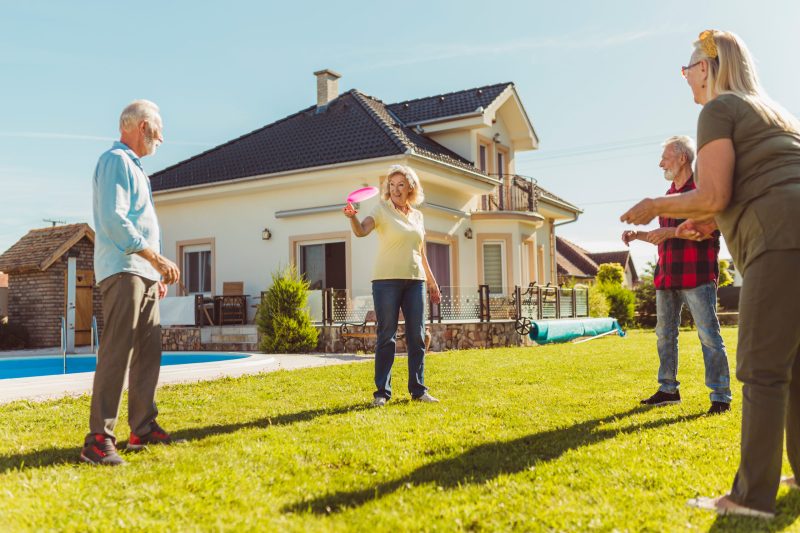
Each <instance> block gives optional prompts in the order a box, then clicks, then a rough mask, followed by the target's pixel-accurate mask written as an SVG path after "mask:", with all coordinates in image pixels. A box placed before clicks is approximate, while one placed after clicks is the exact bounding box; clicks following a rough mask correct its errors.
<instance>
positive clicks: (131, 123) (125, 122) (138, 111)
mask: <svg viewBox="0 0 800 533" xmlns="http://www.w3.org/2000/svg"><path fill="white" fill-rule="evenodd" d="M156 118H158V119H159V120H160V119H161V115H160V112H159V109H158V106H157V105H156V104H154V103H153V102H151V101H150V100H134V101H133V102H131V103H130V104H128V105H127V106H126V107H125V109H123V110H122V114H121V115H120V116H119V131H120V132H123V131H130V130H131V129H132V128H135V127H136V126H138V125H139V123H141V122H142V121H144V120H148V121H150V120H155V119H156Z"/></svg>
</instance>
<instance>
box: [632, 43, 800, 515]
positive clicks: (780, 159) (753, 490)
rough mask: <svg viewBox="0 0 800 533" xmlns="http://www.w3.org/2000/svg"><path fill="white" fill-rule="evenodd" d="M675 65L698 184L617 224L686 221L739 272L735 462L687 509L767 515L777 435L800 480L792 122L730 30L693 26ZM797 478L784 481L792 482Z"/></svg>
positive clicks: (797, 167)
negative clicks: (682, 81) (713, 494)
mask: <svg viewBox="0 0 800 533" xmlns="http://www.w3.org/2000/svg"><path fill="white" fill-rule="evenodd" d="M682 72H683V75H684V76H685V77H686V79H687V81H688V83H689V86H690V87H691V89H692V93H693V95H694V100H695V102H696V103H698V104H700V105H702V106H703V109H702V111H701V113H700V118H699V121H698V126H697V145H698V148H699V153H698V157H697V178H698V183H697V189H696V190H694V191H692V192H689V193H685V194H678V195H672V196H666V197H661V198H647V199H645V200H642V201H641V202H639V203H638V204H636V205H635V206H634V207H632V208H631V209H630V210H629V211H628V212H626V213H625V214H624V215H622V217H621V220H622V221H624V222H629V223H632V224H647V223H649V222H650V220H652V219H653V218H654V217H656V216H659V215H661V216H670V217H677V218H688V219H690V220H687V221H686V222H684V223H683V224H682V225H681V226H679V227H678V233H679V235H681V236H682V237H684V238H691V239H696V240H701V239H704V238H708V236H709V235H710V234H711V232H712V231H713V230H714V229H716V228H717V227H719V229H720V230H721V231H722V234H723V236H724V237H725V240H726V242H727V243H728V247H729V248H730V250H731V253H732V254H733V258H734V261H735V264H736V268H737V269H738V270H739V271H740V272H741V273H742V275H743V279H744V281H743V283H742V292H741V296H740V301H739V344H738V351H737V355H736V358H737V369H736V376H737V378H738V379H739V380H740V381H742V383H743V394H742V440H741V459H740V464H739V470H738V472H737V474H736V477H735V479H734V482H733V488H732V489H731V491H730V493H729V494H726V495H724V496H720V497H718V498H696V499H693V500H690V501H689V504H690V505H692V506H695V507H700V508H708V509H714V510H716V511H717V512H719V513H720V514H741V515H748V516H757V517H761V518H771V517H773V516H774V513H775V497H776V494H777V492H778V487H779V484H780V482H781V465H782V460H783V435H784V430H785V432H786V447H787V451H788V456H789V464H790V465H791V468H792V471H793V473H794V475H795V477H796V476H798V475H800V357H798V352H799V351H800V282H798V279H797V274H798V273H800V124H798V121H797V119H796V118H795V117H793V116H792V115H791V114H789V113H788V112H786V111H785V110H784V109H783V108H781V107H780V106H779V105H777V104H776V103H775V102H773V101H772V100H770V99H769V98H768V97H767V96H766V94H765V92H764V91H763V89H762V88H761V86H760V84H759V82H758V78H757V76H756V71H755V65H754V62H753V60H752V58H751V57H750V53H749V52H748V50H747V47H746V46H745V44H744V43H743V42H742V40H741V39H740V38H739V37H737V36H736V35H735V34H733V33H730V32H723V31H716V30H708V31H704V32H703V33H701V34H700V38H699V39H698V41H696V42H695V44H694V53H693V54H692V56H691V59H690V61H689V65H688V66H686V67H683V69H682ZM795 477H790V478H785V479H784V480H783V481H784V483H786V484H787V485H790V486H792V487H795V488H797V484H796V482H795Z"/></svg>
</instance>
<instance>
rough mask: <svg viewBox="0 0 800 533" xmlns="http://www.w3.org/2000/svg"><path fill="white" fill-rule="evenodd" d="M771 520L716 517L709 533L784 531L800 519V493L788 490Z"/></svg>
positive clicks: (779, 501) (779, 500)
mask: <svg viewBox="0 0 800 533" xmlns="http://www.w3.org/2000/svg"><path fill="white" fill-rule="evenodd" d="M775 511H776V513H775V518H774V519H773V520H762V519H760V518H748V517H744V516H718V517H717V519H716V520H714V523H713V524H711V527H710V528H709V529H708V531H709V533H727V532H731V531H748V532H749V531H765V532H766V531H784V530H786V529H788V528H790V527H791V526H793V525H794V523H795V522H796V521H797V519H798V517H800V491H797V490H790V491H789V492H788V493H787V494H786V495H785V496H783V497H782V498H780V499H778V503H777V506H776V509H775Z"/></svg>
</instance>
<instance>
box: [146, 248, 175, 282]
mask: <svg viewBox="0 0 800 533" xmlns="http://www.w3.org/2000/svg"><path fill="white" fill-rule="evenodd" d="M136 253H137V254H138V255H140V256H142V257H144V258H145V259H146V260H147V262H148V263H150V264H151V265H153V268H155V269H156V270H158V273H159V274H161V277H162V278H163V280H162V281H164V283H166V284H167V285H172V284H173V283H178V281H179V280H180V279H181V271H180V270H178V265H176V264H175V263H173V262H172V261H170V260H169V259H167V258H166V257H164V256H163V255H161V254H159V253H156V252H154V251H153V250H151V249H150V248H145V249H144V250H141V251H139V252H136Z"/></svg>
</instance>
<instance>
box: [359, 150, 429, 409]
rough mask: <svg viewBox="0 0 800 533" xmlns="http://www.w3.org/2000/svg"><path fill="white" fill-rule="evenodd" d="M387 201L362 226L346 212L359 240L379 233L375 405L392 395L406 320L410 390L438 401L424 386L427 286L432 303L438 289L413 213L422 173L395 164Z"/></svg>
mask: <svg viewBox="0 0 800 533" xmlns="http://www.w3.org/2000/svg"><path fill="white" fill-rule="evenodd" d="M381 193H382V194H381V199H382V201H381V202H380V203H379V204H378V205H377V206H376V207H375V209H373V210H372V213H370V215H369V216H368V217H366V218H365V219H364V221H363V222H359V221H358V218H357V217H356V214H357V211H356V210H355V208H354V207H353V205H352V204H349V203H348V204H347V206H346V207H345V208H344V215H345V216H346V217H348V218H349V219H350V226H351V228H352V229H353V233H354V234H355V236H356V237H365V236H367V235H369V234H370V233H372V230H375V231H377V232H378V257H377V259H376V261H375V269H374V271H373V276H372V300H373V302H374V304H375V315H376V317H377V322H378V339H377V346H376V348H375V387H376V388H377V390H376V391H375V393H374V394H373V396H374V399H373V401H372V405H373V406H375V407H381V406H383V405H386V402H387V401H388V400H389V399H390V398H391V397H392V364H393V363H394V356H395V347H396V342H395V341H396V336H397V321H398V316H399V312H400V309H402V310H403V317H404V318H405V326H406V328H405V331H406V345H407V346H408V392H410V393H411V398H412V399H414V400H418V401H421V402H438V401H439V400H437V399H436V398H434V397H433V396H431V395H430V394H428V389H427V387H425V379H424V370H425V341H424V339H425V282H426V281H427V284H428V291H429V292H430V296H431V301H433V303H439V299H440V294H439V286H438V285H437V284H436V280H435V279H434V278H433V273H431V268H430V266H429V265H428V259H427V257H425V225H424V222H423V220H422V213H420V212H419V210H417V209H414V206H417V205H419V204H421V203H422V201H423V200H424V199H425V195H424V193H423V191H422V185H421V184H420V182H419V178H418V177H417V174H416V173H415V172H414V171H413V170H412V169H411V168H409V167H407V166H403V165H393V166H392V167H390V168H389V173H388V175H387V177H386V179H385V180H384V182H383V185H382V186H381Z"/></svg>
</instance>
